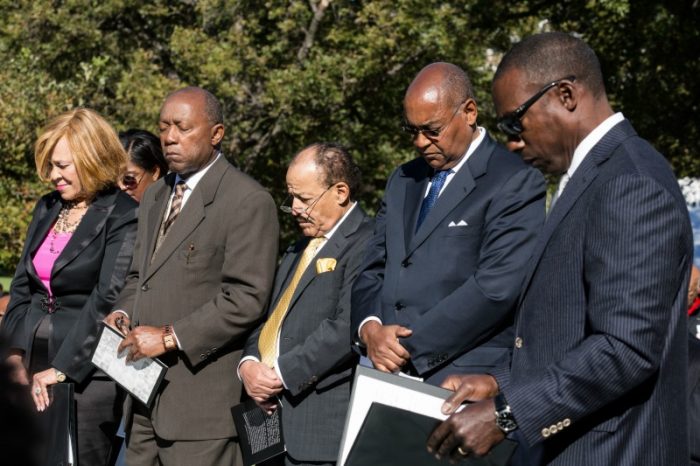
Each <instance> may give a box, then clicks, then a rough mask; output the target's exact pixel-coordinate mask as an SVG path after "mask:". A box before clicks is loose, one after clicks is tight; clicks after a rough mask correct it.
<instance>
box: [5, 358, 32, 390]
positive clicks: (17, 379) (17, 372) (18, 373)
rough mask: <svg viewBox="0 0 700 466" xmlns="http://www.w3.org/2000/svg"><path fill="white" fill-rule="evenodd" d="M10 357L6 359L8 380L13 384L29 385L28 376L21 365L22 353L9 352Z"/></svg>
mask: <svg viewBox="0 0 700 466" xmlns="http://www.w3.org/2000/svg"><path fill="white" fill-rule="evenodd" d="M9 353H10V355H9V356H8V357H7V364H8V365H9V366H10V369H11V372H10V379H11V380H12V381H13V382H14V383H18V384H22V385H29V376H28V375H27V369H25V368H24V364H22V358H23V353H22V352H21V351H17V350H10V352H9Z"/></svg>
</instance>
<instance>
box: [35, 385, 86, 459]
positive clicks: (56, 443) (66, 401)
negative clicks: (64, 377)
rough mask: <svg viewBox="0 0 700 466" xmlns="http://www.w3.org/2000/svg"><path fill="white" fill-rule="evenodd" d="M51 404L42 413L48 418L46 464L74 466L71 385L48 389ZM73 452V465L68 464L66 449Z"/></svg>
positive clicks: (74, 437) (75, 439)
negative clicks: (68, 465)
mask: <svg viewBox="0 0 700 466" xmlns="http://www.w3.org/2000/svg"><path fill="white" fill-rule="evenodd" d="M48 389H49V396H50V398H51V403H50V404H49V407H48V408H47V409H46V411H44V413H42V414H43V415H45V416H50V423H49V425H48V426H47V427H48V436H47V440H48V443H47V453H48V460H47V464H76V463H77V462H78V458H77V452H78V450H77V448H76V447H77V445H76V441H77V437H76V432H77V430H76V421H75V399H74V394H73V384H72V383H57V384H53V385H51V386H49V387H48ZM69 439H70V448H71V449H72V450H73V455H74V457H73V463H69V462H68V448H69Z"/></svg>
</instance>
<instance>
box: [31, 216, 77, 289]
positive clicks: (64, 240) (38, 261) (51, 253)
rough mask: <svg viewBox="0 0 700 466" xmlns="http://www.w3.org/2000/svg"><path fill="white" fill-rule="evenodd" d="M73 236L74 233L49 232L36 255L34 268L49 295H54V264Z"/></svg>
mask: <svg viewBox="0 0 700 466" xmlns="http://www.w3.org/2000/svg"><path fill="white" fill-rule="evenodd" d="M71 236H73V233H54V232H53V230H52V231H49V234H48V235H46V238H44V242H43V243H41V246H39V249H38V250H37V252H36V254H34V261H33V262H34V268H35V269H36V273H37V275H39V278H40V279H41V282H42V283H43V284H44V286H45V287H46V289H47V290H49V295H52V293H51V283H50V282H51V270H52V269H53V264H54V263H55V262H56V259H58V256H60V255H61V252H62V251H63V249H64V248H65V247H66V244H68V240H70V239H71Z"/></svg>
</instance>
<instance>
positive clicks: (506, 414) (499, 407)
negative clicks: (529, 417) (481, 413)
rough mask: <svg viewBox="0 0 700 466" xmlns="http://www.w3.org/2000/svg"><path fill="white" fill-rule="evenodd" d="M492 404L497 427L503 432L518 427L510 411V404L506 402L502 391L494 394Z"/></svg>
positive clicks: (505, 432)
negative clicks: (494, 408) (494, 409)
mask: <svg viewBox="0 0 700 466" xmlns="http://www.w3.org/2000/svg"><path fill="white" fill-rule="evenodd" d="M493 402H494V405H495V407H496V425H497V426H498V428H499V429H501V430H502V431H503V433H504V434H507V433H509V432H513V431H514V430H515V429H517V428H518V424H517V423H516V422H515V417H513V413H512V412H511V411H510V406H508V402H506V397H505V396H503V393H499V394H498V395H496V398H494V399H493Z"/></svg>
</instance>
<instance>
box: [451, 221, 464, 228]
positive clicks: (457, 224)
mask: <svg viewBox="0 0 700 466" xmlns="http://www.w3.org/2000/svg"><path fill="white" fill-rule="evenodd" d="M468 225H469V224H468V223H467V222H465V221H464V220H460V221H459V222H457V223H455V222H454V220H452V221H451V222H450V223H449V225H447V226H448V227H450V228H452V227H466V226H468Z"/></svg>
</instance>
